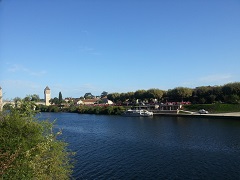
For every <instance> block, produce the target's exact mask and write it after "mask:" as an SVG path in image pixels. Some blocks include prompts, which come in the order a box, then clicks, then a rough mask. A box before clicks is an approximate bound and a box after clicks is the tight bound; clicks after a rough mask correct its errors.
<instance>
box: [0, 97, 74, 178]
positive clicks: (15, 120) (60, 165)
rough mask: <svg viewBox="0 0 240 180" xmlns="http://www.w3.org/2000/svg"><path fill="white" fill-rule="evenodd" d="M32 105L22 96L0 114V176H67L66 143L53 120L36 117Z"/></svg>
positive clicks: (68, 171) (70, 167)
mask: <svg viewBox="0 0 240 180" xmlns="http://www.w3.org/2000/svg"><path fill="white" fill-rule="evenodd" d="M34 106H35V105H34V103H33V102H31V101H28V100H22V101H20V102H19V104H18V107H17V108H13V109H11V110H10V111H8V112H2V113H1V114H0V119H1V121H0V129H1V131H0V145H1V146H0V179H70V176H71V172H72V165H71V163H70V161H71V160H70V153H69V152H68V151H67V144H66V143H65V142H63V141H60V140H59V139H57V137H58V135H59V134H61V132H57V133H54V132H53V123H50V122H48V121H39V120H38V119H37V118H36V116H35V111H34V110H33V107H34Z"/></svg>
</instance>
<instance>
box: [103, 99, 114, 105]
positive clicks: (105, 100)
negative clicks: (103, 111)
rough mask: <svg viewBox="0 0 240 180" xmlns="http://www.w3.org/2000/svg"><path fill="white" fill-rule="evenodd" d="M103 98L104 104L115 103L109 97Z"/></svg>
mask: <svg viewBox="0 0 240 180" xmlns="http://www.w3.org/2000/svg"><path fill="white" fill-rule="evenodd" d="M101 100H102V102H103V103H104V104H109V105H111V104H113V102H112V101H111V100H109V99H107V98H103V99H101Z"/></svg>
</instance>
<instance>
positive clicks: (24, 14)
mask: <svg viewBox="0 0 240 180" xmlns="http://www.w3.org/2000/svg"><path fill="white" fill-rule="evenodd" d="M0 64H1V66H0V86H1V87H2V88H3V92H4V99H13V98H15V97H21V98H23V97H25V96H26V95H29V94H38V95H39V96H40V98H43V89H44V88H45V87H46V86H49V87H50V89H51V96H52V97H58V93H59V92H60V91H61V92H62V95H63V97H80V96H83V95H84V94H85V93H87V92H91V93H92V94H94V95H100V94H101V93H102V92H103V91H107V92H109V93H111V92H129V91H136V90H139V89H145V90H147V89H150V88H159V89H163V90H168V89H173V88H175V87H179V86H183V87H193V88H194V87H197V86H205V85H223V84H226V83H229V82H236V81H240V69H239V68H240V1H239V0H227V1H226V0H182V1H179V0H121V1H120V0H119V1H117V0H115V1H113V0H70V1H67V0H51V1H49V0H41V1H39V0H21V1H18V0H1V1H0Z"/></svg>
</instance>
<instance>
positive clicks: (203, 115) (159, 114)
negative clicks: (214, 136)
mask: <svg viewBox="0 0 240 180" xmlns="http://www.w3.org/2000/svg"><path fill="white" fill-rule="evenodd" d="M153 116H175V117H198V118H221V119H222V118H224V119H229V118H231V119H237V120H240V116H230V115H215V114H173V113H172V114H171V113H158V114H154V115H153Z"/></svg>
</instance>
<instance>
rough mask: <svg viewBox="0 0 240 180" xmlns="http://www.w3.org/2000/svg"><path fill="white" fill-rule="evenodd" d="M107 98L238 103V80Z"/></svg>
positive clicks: (132, 101) (195, 102)
mask: <svg viewBox="0 0 240 180" xmlns="http://www.w3.org/2000/svg"><path fill="white" fill-rule="evenodd" d="M107 98H108V99H109V100H112V101H113V102H115V103H134V102H136V100H138V101H139V102H148V103H153V102H163V103H166V102H181V101H189V102H191V103H193V104H211V103H215V102H222V103H230V104H235V103H240V82H234V83H228V84H225V85H223V86H200V87H196V88H188V87H176V88H174V89H169V90H167V91H165V90H161V89H156V88H152V89H149V90H137V91H135V92H127V93H110V94H108V95H107Z"/></svg>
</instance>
